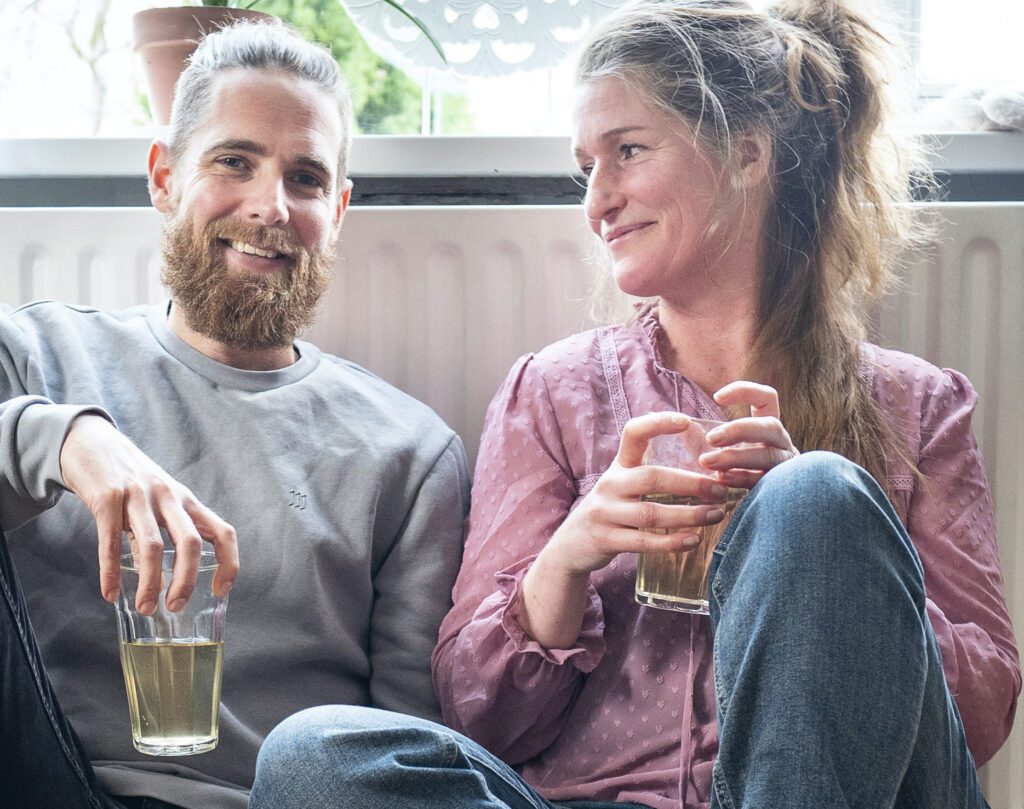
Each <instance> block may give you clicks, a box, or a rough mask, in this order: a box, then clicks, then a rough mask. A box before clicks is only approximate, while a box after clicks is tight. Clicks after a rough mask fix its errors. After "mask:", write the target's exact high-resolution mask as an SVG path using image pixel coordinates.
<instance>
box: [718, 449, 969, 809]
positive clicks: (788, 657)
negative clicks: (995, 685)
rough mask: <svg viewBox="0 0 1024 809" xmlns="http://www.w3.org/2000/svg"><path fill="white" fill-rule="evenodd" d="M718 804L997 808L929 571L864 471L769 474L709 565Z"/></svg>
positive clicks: (821, 459)
mask: <svg viewBox="0 0 1024 809" xmlns="http://www.w3.org/2000/svg"><path fill="white" fill-rule="evenodd" d="M711 582H712V584H711V593H710V597H709V601H710V604H711V622H712V627H713V628H714V632H715V649H714V653H715V666H714V668H715V693H716V696H717V707H718V727H719V750H718V758H717V760H716V762H715V767H714V775H713V798H712V802H711V805H712V807H720V808H721V809H734V807H770V806H786V807H863V809H882V807H896V808H897V809H982V807H987V806H988V804H987V803H986V802H985V799H984V797H983V796H982V794H981V789H980V787H979V784H978V778H977V773H976V770H975V766H974V760H973V758H972V757H971V754H970V752H969V751H968V749H967V742H966V739H965V737H964V730H963V725H962V724H961V721H960V714H959V712H958V711H957V708H956V705H955V704H954V702H953V698H952V696H951V695H950V693H949V689H948V688H947V687H946V680H945V675H944V674H943V671H942V659H941V657H940V654H939V647H938V643H937V642H936V640H935V633H934V631H933V630H932V626H931V622H930V621H929V620H928V615H927V612H926V611H925V589H924V572H923V569H922V567H921V561H920V559H919V558H918V555H917V551H915V550H914V546H913V544H912V543H911V541H910V537H909V536H908V535H907V532H906V530H905V529H904V527H903V524H902V523H901V522H900V520H899V518H898V517H897V516H896V513H895V511H894V510H893V507H892V504H891V503H890V502H889V500H888V498H886V497H885V495H884V493H883V492H882V490H881V489H880V488H879V486H878V484H877V483H876V482H875V480H874V478H872V477H871V476H870V475H869V474H868V473H867V472H865V471H864V470H863V469H861V468H860V467H859V466H856V465H855V464H853V463H851V462H849V461H847V460H846V459H845V458H842V457H840V456H838V455H833V454H831V453H826V452H811V453H807V454H805V455H802V456H800V457H798V458H795V459H794V460H792V461H788V462H786V463H784V464H782V465H780V466H778V467H776V468H775V469H773V470H772V471H771V472H769V473H768V474H767V475H766V476H765V477H764V479H763V480H762V481H761V482H760V483H759V484H758V485H757V486H756V487H755V488H754V489H753V490H752V491H751V493H750V494H749V495H748V496H747V497H746V498H745V500H744V501H743V503H742V504H741V505H740V507H739V508H738V509H737V511H736V514H735V515H734V517H733V520H732V523H731V524H730V526H729V529H728V530H727V531H726V533H725V536H723V537H722V542H721V543H720V544H719V547H718V549H717V550H716V551H715V555H714V558H713V561H712V566H711Z"/></svg>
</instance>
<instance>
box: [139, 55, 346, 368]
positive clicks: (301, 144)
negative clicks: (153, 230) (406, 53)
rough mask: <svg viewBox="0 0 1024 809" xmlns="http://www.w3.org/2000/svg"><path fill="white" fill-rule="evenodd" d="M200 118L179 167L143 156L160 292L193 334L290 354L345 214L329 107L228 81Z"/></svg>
mask: <svg viewBox="0 0 1024 809" xmlns="http://www.w3.org/2000/svg"><path fill="white" fill-rule="evenodd" d="M208 110H209V111H208V112H207V115H206V119H205V120H204V121H203V122H202V123H201V124H200V125H199V127H197V128H196V130H195V132H194V134H193V136H192V139H191V142H190V143H189V144H188V147H187V149H186V151H185V153H184V154H183V155H181V156H180V157H179V159H178V160H177V161H174V162H173V163H172V161H171V160H170V158H169V155H168V154H167V153H166V147H162V146H160V145H158V146H157V147H155V149H154V152H153V153H152V154H151V166H150V175H151V188H152V189H153V201H154V204H155V205H156V207H157V208H158V209H159V210H161V211H162V212H163V213H164V214H165V215H166V217H167V219H166V222H165V227H164V270H163V281H164V284H165V285H166V286H167V288H168V290H169V291H170V293H171V296H172V298H173V300H174V302H175V304H176V306H178V307H180V309H181V311H182V314H183V315H184V317H185V319H186V321H187V322H188V324H189V326H191V327H192V328H193V329H194V330H195V331H197V332H199V333H200V334H203V335H205V336H208V337H211V338H213V339H215V340H218V341H220V342H223V343H225V344H228V345H231V346H233V347H236V348H246V349H252V348H271V347H277V346H282V345H289V344H290V343H291V341H292V339H294V337H295V335H296V333H297V332H298V331H299V330H301V329H302V328H303V327H304V326H305V325H307V324H308V323H309V321H310V320H311V319H312V316H313V312H314V309H315V306H316V302H317V301H318V300H319V298H320V296H321V295H322V293H323V291H324V289H325V288H326V286H327V281H328V278H329V274H330V268H331V266H332V264H333V248H334V244H335V242H336V240H337V235H338V229H339V227H340V225H341V219H342V216H343V214H344V211H345V207H346V206H347V204H348V196H349V189H350V184H349V182H348V180H346V179H345V178H339V177H338V176H337V162H338V152H339V149H340V145H341V134H342V129H341V119H340V115H339V113H338V109H337V104H336V103H335V102H334V100H333V99H332V98H331V97H330V96H328V95H327V94H326V93H324V92H322V91H321V90H319V89H317V88H316V87H314V86H312V85H310V84H308V83H306V82H302V81H299V80H296V79H294V78H292V77H289V76H286V75H284V74H282V73H279V72H275V71H267V70H233V71H229V72H227V73H225V74H224V75H222V76H220V77H218V78H217V79H216V80H215V82H214V84H213V96H212V99H211V102H210V105H209V108H208ZM161 149H163V150H164V151H161Z"/></svg>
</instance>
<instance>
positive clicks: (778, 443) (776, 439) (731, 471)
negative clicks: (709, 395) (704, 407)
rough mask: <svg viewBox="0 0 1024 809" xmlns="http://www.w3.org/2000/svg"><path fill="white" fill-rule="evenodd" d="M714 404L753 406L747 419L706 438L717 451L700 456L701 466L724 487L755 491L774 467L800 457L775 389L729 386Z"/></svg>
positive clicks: (739, 384)
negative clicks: (784, 421)
mask: <svg viewBox="0 0 1024 809" xmlns="http://www.w3.org/2000/svg"><path fill="white" fill-rule="evenodd" d="M715 401H716V402H718V404H720V405H722V406H723V407H729V406H730V405H749V406H750V416H749V417H748V418H742V419H736V420H735V421H730V422H726V423H725V424H724V425H722V426H721V427H716V428H715V429H714V430H711V431H710V432H709V433H708V434H707V441H708V443H709V444H711V445H712V446H713V447H716V449H714V450H711V451H710V452H705V453H704V454H703V455H701V456H700V463H701V466H704V467H706V468H707V469H708V470H710V471H713V472H716V473H717V474H718V479H719V480H721V481H722V483H724V484H726V485H727V486H734V487H736V488H740V489H750V488H753V486H754V484H755V483H757V482H758V481H759V480H760V479H761V478H762V477H764V474H765V472H767V471H768V470H769V469H771V468H772V467H773V466H778V465H779V464H780V463H782V462H783V461H788V460H789V459H790V458H795V457H796V456H797V455H799V454H800V451H799V450H798V449H797V448H796V447H795V446H794V445H793V441H792V439H791V438H790V437H789V433H788V432H786V428H785V427H784V426H783V425H782V421H781V412H780V410H779V394H778V393H777V392H776V391H775V388H771V387H769V386H768V385H759V384H757V383H755V382H742V381H739V382H730V383H729V384H728V385H726V386H725V387H724V388H721V389H720V390H718V391H717V392H716V393H715ZM719 448H720V449H719Z"/></svg>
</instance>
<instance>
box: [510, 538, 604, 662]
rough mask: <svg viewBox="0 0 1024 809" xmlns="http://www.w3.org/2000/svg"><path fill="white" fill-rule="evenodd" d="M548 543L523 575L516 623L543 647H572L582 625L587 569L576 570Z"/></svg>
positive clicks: (587, 579) (587, 585)
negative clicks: (562, 559)
mask: <svg viewBox="0 0 1024 809" xmlns="http://www.w3.org/2000/svg"><path fill="white" fill-rule="evenodd" d="M559 556H560V549H559V548H558V547H557V546H552V545H549V546H548V547H546V548H545V549H544V550H542V551H541V552H540V554H539V555H538V556H537V559H536V560H535V561H534V563H533V564H532V565H531V566H530V569H529V570H528V571H527V573H526V576H525V577H524V578H523V587H522V591H521V595H520V597H521V599H522V601H521V603H520V610H519V615H518V618H519V625H520V626H521V627H522V629H523V632H525V633H526V634H527V635H528V636H529V637H530V638H532V639H533V640H535V641H536V642H537V643H539V644H540V645H541V646H543V647H544V648H545V649H568V648H570V647H572V646H573V645H574V644H575V643H576V640H577V638H578V637H579V634H580V630H581V629H582V628H583V615H584V613H585V612H586V609H587V603H588V602H589V594H588V591H589V588H590V573H589V572H588V571H583V572H581V571H576V570H572V569H571V568H570V567H568V566H567V565H565V564H564V563H563V562H562V561H561V560H560V558H559Z"/></svg>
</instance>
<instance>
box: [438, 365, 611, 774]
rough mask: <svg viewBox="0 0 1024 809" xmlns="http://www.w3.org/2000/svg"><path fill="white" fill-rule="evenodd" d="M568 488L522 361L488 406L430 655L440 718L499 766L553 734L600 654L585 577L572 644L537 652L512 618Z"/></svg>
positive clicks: (561, 458)
mask: <svg viewBox="0 0 1024 809" xmlns="http://www.w3.org/2000/svg"><path fill="white" fill-rule="evenodd" d="M576 496H577V491H576V485H575V482H574V479H573V475H572V471H571V469H570V468H569V464H568V462H567V460H566V458H565V452H564V448H563V445H562V441H561V435H560V432H559V426H558V423H557V420H556V419H555V416H554V410H553V408H552V407H551V402H550V399H549V397H548V393H547V389H546V386H545V383H544V378H543V376H542V374H541V373H540V372H539V370H538V369H537V368H536V367H535V366H534V365H533V364H532V362H531V357H529V356H527V357H524V358H523V359H521V360H520V361H519V363H517V365H516V366H515V367H514V368H513V369H512V371H511V372H510V374H509V376H508V378H507V379H506V381H505V383H504V384H503V385H502V387H501V388H500V389H499V391H498V393H497V395H496V396H495V398H494V400H493V401H492V402H491V406H490V407H489V409H488V413H487V419H486V421H485V424H484V431H483V437H482V440H481V446H480V456H479V458H478V460H477V467H476V474H475V476H474V482H473V503H472V508H471V511H470V518H469V524H468V530H467V537H466V548H465V552H464V560H463V567H462V570H461V572H460V573H459V578H458V581H457V582H456V585H455V591H454V606H453V608H452V611H451V612H450V613H449V614H448V616H447V618H445V620H444V622H443V623H442V625H441V635H440V639H439V642H438V646H437V648H436V649H435V650H434V659H433V665H434V683H435V686H436V689H437V692H438V697H439V699H440V702H441V710H442V713H443V715H444V719H445V722H446V723H447V724H449V725H450V726H451V727H453V728H455V729H457V730H459V731H461V732H463V733H465V734H466V735H468V736H470V737H471V738H473V739H475V740H476V741H477V742H479V743H480V744H482V745H484V746H485V747H487V748H488V749H489V750H491V752H493V753H495V754H496V755H498V756H500V757H501V758H503V759H504V760H505V761H507V762H509V763H510V764H517V763H520V762H523V761H526V760H528V759H530V758H532V757H533V756H535V755H537V754H538V753H539V752H541V751H542V750H544V749H545V748H546V747H547V746H548V745H550V744H551V742H552V741H553V740H554V739H555V737H557V736H558V734H559V733H560V731H561V729H562V727H563V726H564V723H565V720H566V717H567V715H568V711H569V709H570V707H571V706H572V703H573V701H574V699H575V697H576V695H577V694H578V693H579V690H580V688H581V687H582V684H583V677H584V676H585V674H586V673H587V672H590V671H592V670H593V669H594V668H595V667H596V666H597V664H598V662H599V661H600V659H601V657H602V656H603V653H604V617H603V610H602V606H601V601H600V597H599V595H598V593H597V591H596V589H595V588H594V587H593V585H591V587H590V590H589V603H588V606H587V609H586V612H585V615H584V622H583V628H582V631H581V633H580V637H579V638H578V639H577V642H576V644H575V645H574V646H573V647H572V648H569V649H545V648H543V647H542V646H540V644H538V643H537V642H536V641H534V640H532V639H531V638H530V637H529V636H527V635H526V633H525V632H523V630H522V627H521V626H520V624H519V621H518V617H517V616H518V610H519V606H520V588H521V584H522V580H523V577H524V576H525V575H526V572H527V571H528V570H529V566H530V564H531V563H532V561H533V559H534V558H535V557H536V555H537V553H539V551H540V550H541V548H542V547H543V546H544V544H545V543H546V542H547V540H548V539H549V537H550V536H551V535H552V534H553V533H554V531H555V530H556V529H557V528H558V526H559V525H561V523H562V521H563V520H565V518H566V516H567V515H568V514H569V511H570V510H571V508H572V506H573V504H574V502H575V501H576Z"/></svg>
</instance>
